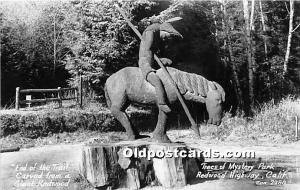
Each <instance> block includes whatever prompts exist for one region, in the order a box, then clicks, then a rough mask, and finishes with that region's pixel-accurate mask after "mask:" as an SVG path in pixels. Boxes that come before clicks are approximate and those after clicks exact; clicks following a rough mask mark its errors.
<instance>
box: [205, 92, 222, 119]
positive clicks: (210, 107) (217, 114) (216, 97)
mask: <svg viewBox="0 0 300 190" xmlns="http://www.w3.org/2000/svg"><path fill="white" fill-rule="evenodd" d="M224 101H225V94H224V93H223V92H221V91H220V90H219V89H218V90H209V91H208V92H207V97H206V100H205V105H206V109H207V112H208V116H209V118H208V121H207V123H208V124H213V125H220V124H221V121H222V117H223V109H222V103H223V102H224Z"/></svg>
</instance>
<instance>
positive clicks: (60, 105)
mask: <svg viewBox="0 0 300 190" xmlns="http://www.w3.org/2000/svg"><path fill="white" fill-rule="evenodd" d="M57 90H58V91H57V96H58V98H59V100H58V101H59V102H58V104H59V107H60V108H61V107H62V98H61V87H57Z"/></svg>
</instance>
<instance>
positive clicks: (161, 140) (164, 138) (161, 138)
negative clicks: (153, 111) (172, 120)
mask: <svg viewBox="0 0 300 190" xmlns="http://www.w3.org/2000/svg"><path fill="white" fill-rule="evenodd" d="M153 140H154V141H155V142H157V143H171V140H170V139H169V137H168V136H167V135H163V136H161V135H159V136H155V135H153Z"/></svg>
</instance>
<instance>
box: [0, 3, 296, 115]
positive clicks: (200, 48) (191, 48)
mask: <svg viewBox="0 0 300 190" xmlns="http://www.w3.org/2000/svg"><path fill="white" fill-rule="evenodd" d="M116 3H117V4H119V5H120V6H121V8H122V9H123V10H124V11H125V12H126V14H127V16H128V17H129V18H130V20H131V22H132V23H133V24H134V25H135V26H137V28H138V30H139V31H140V32H142V31H143V30H144V29H145V28H146V27H147V26H148V25H150V24H151V23H155V22H163V21H165V20H167V19H170V18H172V17H175V16H180V17H182V18H183V20H182V21H178V22H176V23H174V27H175V28H176V29H177V30H178V31H179V32H180V33H181V34H182V35H183V36H184V40H181V41H173V42H171V44H170V45H169V46H168V48H167V49H166V50H165V54H164V55H163V56H164V57H168V58H171V59H172V60H173V66H174V67H176V68H178V69H181V70H184V71H187V72H193V73H197V74H200V75H202V76H204V77H206V78H207V79H209V80H214V81H217V82H219V83H220V84H221V85H222V86H223V87H224V89H225V91H226V98H227V99H226V100H227V101H226V105H225V107H226V109H230V110H232V111H233V112H235V111H241V112H244V113H246V114H251V112H252V110H253V109H254V108H255V107H256V106H257V105H260V104H261V103H264V102H268V101H270V100H273V101H280V100H281V99H282V98H283V97H286V96H288V95H292V96H294V95H296V96H297V94H299V88H300V27H299V25H300V2H297V1H294V0H289V1H262V0H257V1H254V0H251V1H248V0H240V1H226V0H218V1H179V0H169V1H149V0H138V1H124V0H116V1H88V0H71V1H1V6H0V7H1V10H0V18H1V19H0V23H1V24H0V27H1V29H0V30H1V32H0V36H1V107H9V106H10V105H13V104H14V99H15V89H16V87H21V88H23V89H24V88H57V87H58V86H60V87H66V86H77V84H78V79H79V76H84V77H85V79H87V80H88V83H89V85H90V88H91V89H92V90H93V91H94V92H95V93H94V94H95V97H98V99H99V100H100V101H104V99H103V98H102V96H103V85H104V83H105V80H106V78H107V77H109V76H110V75H111V74H112V73H114V72H116V71H118V70H119V69H121V68H124V67H126V66H137V62H138V48H139V39H138V38H137V37H136V35H135V34H134V32H133V31H132V30H131V29H130V27H129V26H128V24H127V23H126V22H125V20H124V18H123V17H122V16H121V15H120V14H119V12H118V11H117V10H116V8H115V7H114V4H116ZM99 97H100V98H99Z"/></svg>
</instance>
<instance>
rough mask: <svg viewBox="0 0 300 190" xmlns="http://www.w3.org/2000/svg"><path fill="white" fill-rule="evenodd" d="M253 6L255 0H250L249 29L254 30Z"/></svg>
mask: <svg viewBox="0 0 300 190" xmlns="http://www.w3.org/2000/svg"><path fill="white" fill-rule="evenodd" d="M254 7H255V0H251V16H250V29H251V30H254Z"/></svg>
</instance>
